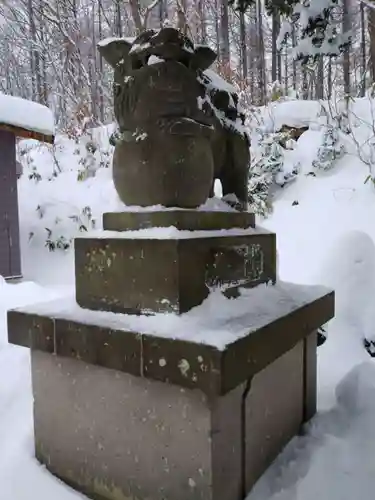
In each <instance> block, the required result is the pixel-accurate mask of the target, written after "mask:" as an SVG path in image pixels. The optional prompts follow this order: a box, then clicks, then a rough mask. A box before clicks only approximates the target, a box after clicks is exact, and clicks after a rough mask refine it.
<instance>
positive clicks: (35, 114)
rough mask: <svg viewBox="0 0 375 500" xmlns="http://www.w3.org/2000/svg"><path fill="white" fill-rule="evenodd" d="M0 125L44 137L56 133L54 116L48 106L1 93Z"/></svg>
mask: <svg viewBox="0 0 375 500" xmlns="http://www.w3.org/2000/svg"><path fill="white" fill-rule="evenodd" d="M0 124H4V125H11V126H13V127H19V128H23V129H25V130H29V131H31V132H38V133H40V134H44V135H54V133H55V125H54V118H53V114H52V111H51V110H50V109H49V108H47V106H43V105H42V104H38V103H36V102H33V101H27V100H26V99H21V98H20V97H13V96H9V95H6V94H3V93H2V92H0Z"/></svg>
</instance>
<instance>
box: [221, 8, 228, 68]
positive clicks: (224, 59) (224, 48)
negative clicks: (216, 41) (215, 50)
mask: <svg viewBox="0 0 375 500" xmlns="http://www.w3.org/2000/svg"><path fill="white" fill-rule="evenodd" d="M219 29H220V34H219V37H220V62H221V66H222V68H223V69H224V71H225V73H226V72H228V76H229V68H230V48H229V13H228V0H220V28H219Z"/></svg>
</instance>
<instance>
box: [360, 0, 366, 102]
mask: <svg viewBox="0 0 375 500" xmlns="http://www.w3.org/2000/svg"><path fill="white" fill-rule="evenodd" d="M360 17H361V73H362V75H361V90H360V96H361V97H364V95H365V92H366V33H365V28H366V21H365V6H364V4H363V3H362V2H361V4H360Z"/></svg>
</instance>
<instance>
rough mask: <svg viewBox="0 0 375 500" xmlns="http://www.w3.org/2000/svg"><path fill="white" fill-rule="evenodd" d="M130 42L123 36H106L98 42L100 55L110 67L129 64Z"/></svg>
mask: <svg viewBox="0 0 375 500" xmlns="http://www.w3.org/2000/svg"><path fill="white" fill-rule="evenodd" d="M131 46H132V44H131V42H130V41H128V40H125V39H124V38H107V39H105V40H102V41H101V42H99V43H98V50H99V52H100V55H101V56H102V57H103V58H104V59H105V61H107V63H108V64H110V65H111V66H112V68H116V67H118V66H119V65H121V64H127V63H128V64H129V51H130V48H131Z"/></svg>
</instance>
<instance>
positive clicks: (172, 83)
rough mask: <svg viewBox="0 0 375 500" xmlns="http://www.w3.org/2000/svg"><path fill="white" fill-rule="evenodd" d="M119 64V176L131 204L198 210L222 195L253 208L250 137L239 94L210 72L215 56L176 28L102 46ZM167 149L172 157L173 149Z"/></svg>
mask: <svg viewBox="0 0 375 500" xmlns="http://www.w3.org/2000/svg"><path fill="white" fill-rule="evenodd" d="M98 49H99V51H100V53H101V55H102V56H103V58H104V59H105V60H106V61H107V62H108V63H109V64H110V65H111V66H112V67H113V68H114V111H115V116H116V120H117V122H118V125H119V131H120V133H119V134H118V138H117V140H116V147H115V153H114V158H113V177H114V183H115V187H116V190H117V192H118V194H119V196H120V198H121V200H122V201H123V202H124V203H125V204H127V205H141V206H151V205H158V204H161V205H164V206H166V207H171V206H172V207H183V208H194V207H197V206H199V205H201V204H203V203H204V202H205V201H206V199H207V198H208V197H209V196H210V195H213V184H214V180H215V179H220V181H221V183H222V187H223V194H224V195H228V194H234V195H235V196H236V197H237V199H238V201H239V203H240V206H241V207H242V208H243V209H246V205H247V177H248V167H249V160H250V154H249V138H248V136H247V134H246V132H245V131H244V127H243V123H244V115H243V114H242V113H241V111H240V108H239V106H238V95H237V94H236V92H235V90H234V88H231V87H230V86H229V85H228V84H226V85H225V82H223V83H224V88H218V86H217V85H216V84H215V80H220V78H219V77H218V76H217V75H216V76H215V77H214V78H213V77H212V74H211V76H210V73H207V72H205V70H207V68H208V66H209V65H211V64H212V63H213V62H214V60H215V59H216V54H215V53H214V52H213V51H212V50H211V49H210V48H209V47H202V46H194V44H193V42H192V41H191V40H190V38H189V37H187V36H185V35H184V34H182V33H181V32H180V31H178V30H176V29H173V28H169V27H166V28H162V29H161V30H160V31H159V32H155V31H153V30H147V31H145V32H144V33H142V34H141V35H139V37H138V38H136V39H135V40H134V41H133V42H129V41H127V40H124V39H122V40H121V39H114V40H113V41H111V42H109V43H106V44H104V45H103V44H99V45H98ZM166 152H168V154H166Z"/></svg>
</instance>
